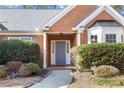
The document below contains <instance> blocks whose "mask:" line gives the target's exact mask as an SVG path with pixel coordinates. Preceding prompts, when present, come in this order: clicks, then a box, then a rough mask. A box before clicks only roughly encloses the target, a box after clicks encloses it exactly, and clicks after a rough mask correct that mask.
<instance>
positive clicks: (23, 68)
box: [20, 63, 40, 76]
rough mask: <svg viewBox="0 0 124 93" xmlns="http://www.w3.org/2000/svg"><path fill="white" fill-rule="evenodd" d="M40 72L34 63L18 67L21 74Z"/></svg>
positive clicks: (27, 74) (28, 74)
mask: <svg viewBox="0 0 124 93" xmlns="http://www.w3.org/2000/svg"><path fill="white" fill-rule="evenodd" d="M39 72H40V67H39V66H38V65H37V64H35V63H26V64H23V65H22V66H21V68H20V75H21V76H30V75H34V74H38V73H39Z"/></svg>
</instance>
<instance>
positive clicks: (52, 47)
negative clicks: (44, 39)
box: [51, 40, 56, 65]
mask: <svg viewBox="0 0 124 93" xmlns="http://www.w3.org/2000/svg"><path fill="white" fill-rule="evenodd" d="M53 44H54V46H53ZM55 46H56V43H55V40H51V65H55V64H56V62H55V53H56V49H55ZM53 49H54V50H53ZM53 52H54V53H53Z"/></svg>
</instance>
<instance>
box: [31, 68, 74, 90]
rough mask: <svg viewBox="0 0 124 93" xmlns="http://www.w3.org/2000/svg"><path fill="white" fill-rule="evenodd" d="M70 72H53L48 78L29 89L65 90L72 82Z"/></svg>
mask: <svg viewBox="0 0 124 93" xmlns="http://www.w3.org/2000/svg"><path fill="white" fill-rule="evenodd" d="M71 73H72V72H71V70H53V71H52V72H51V73H50V75H49V76H48V77H46V78H45V79H44V80H42V81H40V82H39V83H36V84H34V85H32V86H31V87H30V88H66V87H68V85H69V84H70V83H71V81H72V78H73V76H72V74H71Z"/></svg>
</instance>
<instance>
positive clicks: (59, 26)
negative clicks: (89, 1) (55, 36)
mask: <svg viewBox="0 0 124 93" xmlns="http://www.w3.org/2000/svg"><path fill="white" fill-rule="evenodd" d="M96 8H97V6H95V5H78V6H76V7H75V8H74V9H72V10H71V11H70V12H68V13H67V14H66V15H65V16H63V17H62V18H61V19H60V20H58V21H57V22H56V23H55V24H53V25H52V26H51V27H49V29H50V30H49V31H50V32H54V31H56V32H57V31H58V32H68V31H69V32H70V31H72V28H73V27H74V26H75V25H76V24H78V23H79V22H80V21H81V20H82V19H84V18H85V17H87V16H88V15H89V14H91V13H92V12H93V11H95V10H96Z"/></svg>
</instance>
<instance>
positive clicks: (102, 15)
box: [85, 11, 120, 28]
mask: <svg viewBox="0 0 124 93" xmlns="http://www.w3.org/2000/svg"><path fill="white" fill-rule="evenodd" d="M97 20H114V21H116V22H117V23H119V22H118V21H117V20H116V19H115V18H113V17H112V16H111V15H110V14H108V13H107V12H106V11H102V12H101V13H100V14H99V15H97V16H96V17H95V18H94V19H93V20H91V21H90V22H89V23H88V24H87V25H86V26H85V28H88V27H90V26H91V25H92V24H93V23H94V22H95V21H97ZM119 24H120V23H119Z"/></svg>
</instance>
